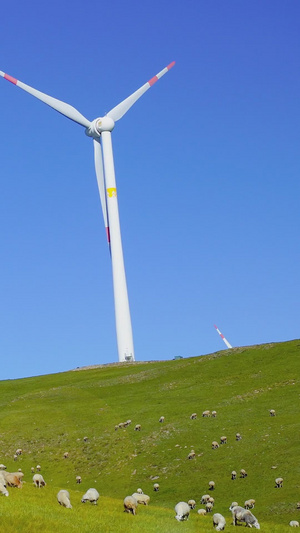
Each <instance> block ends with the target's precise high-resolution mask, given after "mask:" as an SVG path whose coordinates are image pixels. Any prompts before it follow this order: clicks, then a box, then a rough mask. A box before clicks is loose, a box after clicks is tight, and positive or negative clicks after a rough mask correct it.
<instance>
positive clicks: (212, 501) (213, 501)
mask: <svg viewBox="0 0 300 533" xmlns="http://www.w3.org/2000/svg"><path fill="white" fill-rule="evenodd" d="M207 503H211V504H212V506H214V505H215V499H214V498H212V497H210V498H209V500H208V502H207Z"/></svg>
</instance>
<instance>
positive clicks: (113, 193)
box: [107, 187, 117, 198]
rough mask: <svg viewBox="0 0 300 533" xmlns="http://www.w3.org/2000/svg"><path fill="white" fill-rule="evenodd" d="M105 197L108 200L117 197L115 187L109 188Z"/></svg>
mask: <svg viewBox="0 0 300 533" xmlns="http://www.w3.org/2000/svg"><path fill="white" fill-rule="evenodd" d="M107 196H108V197H109V198H114V197H116V196H117V189H116V188H115V187H110V188H109V189H107Z"/></svg>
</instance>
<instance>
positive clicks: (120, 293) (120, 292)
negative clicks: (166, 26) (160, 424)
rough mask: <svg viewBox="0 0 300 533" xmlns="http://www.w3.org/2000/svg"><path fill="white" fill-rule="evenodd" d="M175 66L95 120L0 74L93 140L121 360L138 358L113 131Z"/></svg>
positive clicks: (2, 73) (167, 68) (166, 69)
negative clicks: (134, 336)
mask: <svg viewBox="0 0 300 533" xmlns="http://www.w3.org/2000/svg"><path fill="white" fill-rule="evenodd" d="M174 65H175V61H173V63H170V65H168V66H167V67H166V68H164V69H163V70H161V71H160V72H159V73H158V74H156V76H154V77H153V78H151V80H149V81H148V82H147V83H145V84H144V85H142V87H140V88H139V89H138V90H137V91H135V92H134V93H133V94H131V95H130V96H128V98H126V99H125V100H123V101H122V102H121V103H120V104H118V105H117V106H116V107H114V108H113V109H111V110H110V111H109V112H108V113H107V114H106V115H105V116H104V117H100V118H96V119H95V120H93V121H92V122H90V121H89V120H88V119H87V118H85V117H84V116H83V115H81V113H79V111H77V109H75V108H74V107H72V106H71V105H69V104H66V103H65V102H62V101H61V100H57V99H56V98H53V97H52V96H48V95H47V94H45V93H42V92H40V91H38V90H37V89H33V88H32V87H30V86H29V85H26V84H25V83H23V82H21V81H19V80H16V79H15V78H13V77H12V76H10V75H9V74H5V72H2V71H1V70H0V76H2V77H3V78H5V79H6V80H8V81H10V82H11V83H13V84H14V85H17V86H18V87H20V88H21V89H23V90H24V91H26V92H28V93H29V94H31V95H32V96H35V97H36V98H38V99H39V100H41V101H42V102H44V103H45V104H47V105H48V106H50V107H52V108H53V109H55V110H56V111H58V112H59V113H61V114H62V115H64V116H65V117H67V118H69V119H70V120H73V121H74V122H77V124H80V125H81V126H83V127H84V128H85V133H86V135H88V136H89V137H91V138H92V139H93V144H94V161H95V169H96V176H97V182H98V188H99V193H100V199H101V205H102V212H103V218H104V224H105V228H106V234H107V240H108V245H109V248H110V252H111V261H112V275H113V288H114V302H115V317H116V331H117V343H118V354H119V361H134V360H135V357H134V347H133V336H132V327H131V317H130V309H129V301H128V292H127V283H126V275H125V268H124V259H123V249H122V241H121V231H120V221H119V209H118V199H117V189H116V180H115V171H114V159H113V152H112V142H111V132H112V130H113V129H114V126H115V122H117V121H118V120H120V118H122V117H123V116H124V115H125V113H127V111H128V110H129V109H130V108H131V107H132V106H133V104H135V102H136V101H137V100H138V99H139V98H140V97H141V96H142V95H143V94H144V93H145V92H146V91H148V89H150V87H152V85H154V83H156V82H157V81H158V80H159V79H160V78H161V77H162V76H164V74H166V73H167V72H168V71H169V70H170V69H171V68H172V67H173V66H174ZM101 147H102V150H101ZM102 154H103V157H102Z"/></svg>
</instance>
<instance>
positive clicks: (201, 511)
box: [197, 509, 206, 516]
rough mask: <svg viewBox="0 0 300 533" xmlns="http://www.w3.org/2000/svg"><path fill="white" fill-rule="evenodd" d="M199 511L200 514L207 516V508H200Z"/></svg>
mask: <svg viewBox="0 0 300 533" xmlns="http://www.w3.org/2000/svg"><path fill="white" fill-rule="evenodd" d="M197 513H198V514H199V515H200V516H205V515H206V510H205V509H198V511H197Z"/></svg>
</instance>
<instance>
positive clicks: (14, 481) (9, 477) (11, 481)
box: [5, 472, 22, 489]
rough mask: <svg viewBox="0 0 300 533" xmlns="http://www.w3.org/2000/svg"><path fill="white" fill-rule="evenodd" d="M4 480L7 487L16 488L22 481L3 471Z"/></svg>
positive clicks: (19, 486)
mask: <svg viewBox="0 0 300 533" xmlns="http://www.w3.org/2000/svg"><path fill="white" fill-rule="evenodd" d="M5 481H6V485H8V486H9V487H17V488H18V489H21V488H22V481H21V480H20V479H19V478H18V477H17V476H15V475H14V474H11V473H10V472H5Z"/></svg>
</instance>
